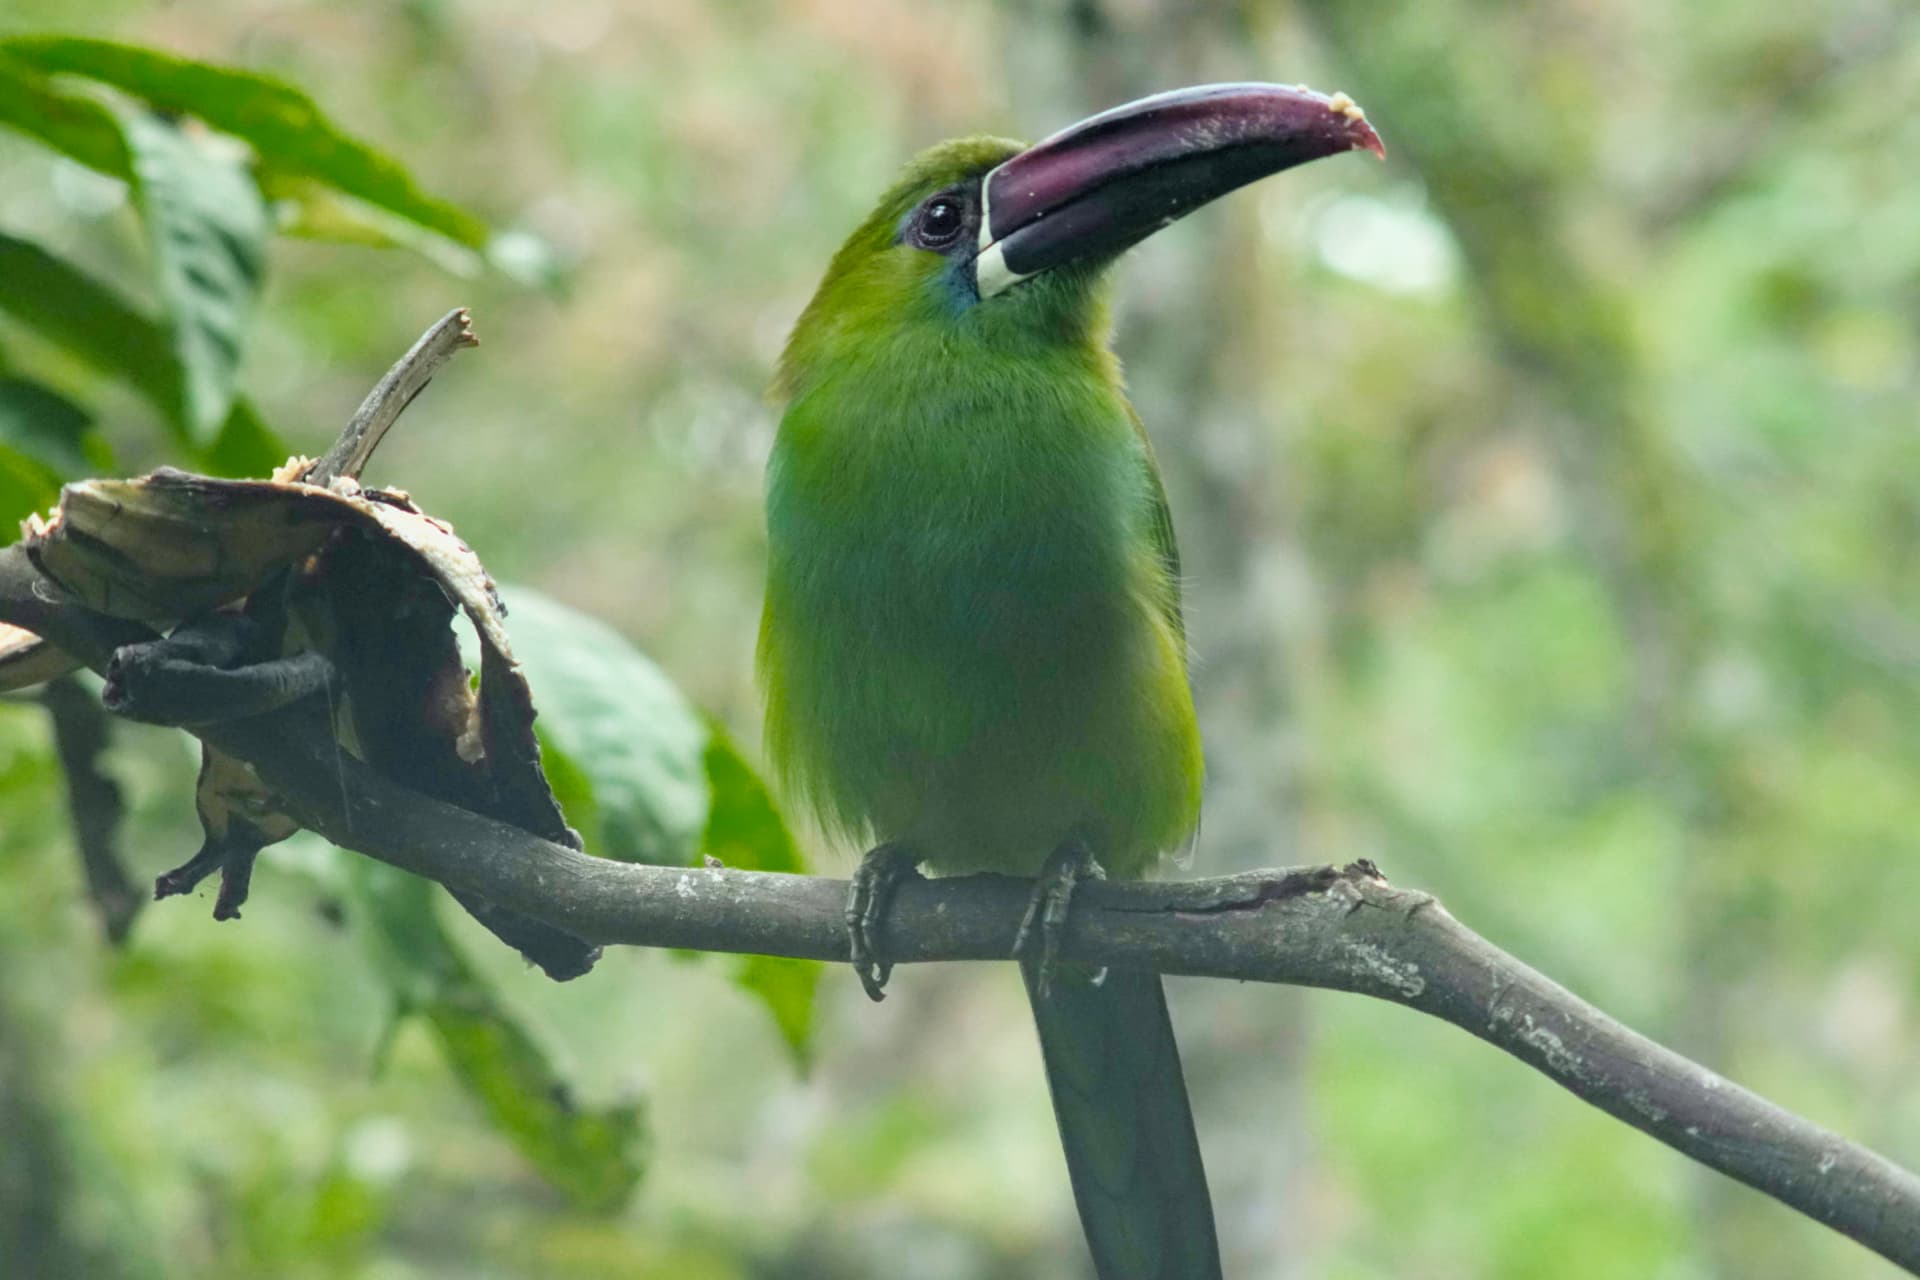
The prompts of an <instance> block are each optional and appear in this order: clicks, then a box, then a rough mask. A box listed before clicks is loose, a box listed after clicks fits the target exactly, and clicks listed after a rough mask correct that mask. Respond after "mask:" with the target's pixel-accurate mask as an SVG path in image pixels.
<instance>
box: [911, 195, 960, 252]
mask: <svg viewBox="0 0 1920 1280" xmlns="http://www.w3.org/2000/svg"><path fill="white" fill-rule="evenodd" d="M966 222H967V215H966V210H965V209H963V208H962V207H961V205H960V202H959V201H958V200H955V199H954V198H953V197H951V196H939V197H937V198H935V199H933V200H929V201H927V203H926V204H925V205H923V206H922V207H921V209H920V217H919V220H918V224H917V225H916V227H915V230H916V231H917V232H918V233H919V234H918V235H916V236H915V239H917V240H918V241H919V242H920V243H921V244H922V245H923V246H925V247H926V248H929V249H940V248H945V247H946V246H947V245H950V244H952V243H953V241H954V239H955V238H956V237H957V236H958V235H959V234H960V232H961V229H962V228H964V227H965V226H966Z"/></svg>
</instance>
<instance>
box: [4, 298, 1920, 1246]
mask: <svg viewBox="0 0 1920 1280" xmlns="http://www.w3.org/2000/svg"><path fill="white" fill-rule="evenodd" d="M455 319H456V317H449V319H448V320H447V321H443V322H442V323H441V325H440V326H436V329H435V330H434V331H432V332H431V333H430V334H429V335H428V338H427V339H423V340H422V343H421V344H419V345H418V346H416V348H415V350H414V352H411V353H409V356H408V358H407V359H406V360H403V362H402V365H401V366H396V370H395V372H394V373H392V374H389V376H388V379H387V380H385V381H383V383H382V387H384V388H386V390H385V391H384V392H382V391H379V390H376V395H375V396H374V397H370V398H369V404H368V406H367V407H363V411H362V415H361V416H362V417H364V418H365V419H366V422H365V425H366V426H368V427H370V428H372V430H370V431H369V432H368V433H367V434H366V435H364V436H357V437H356V439H358V440H359V441H360V442H361V443H356V444H353V445H351V446H348V447H342V446H336V451H335V454H330V455H329V458H330V459H332V460H333V464H337V465H339V466H340V467H342V468H343V471H342V473H343V474H345V473H349V472H350V470H351V469H352V468H353V467H354V466H357V465H358V463H359V462H363V461H364V457H365V452H366V449H367V448H368V447H370V445H366V444H365V441H367V440H370V439H375V438H377V435H378V431H379V429H381V427H382V426H383V425H384V424H385V423H387V422H390V421H391V418H392V416H393V415H394V414H397V412H398V411H399V409H400V408H404V406H405V403H406V401H407V400H408V399H410V398H411V396H412V395H413V394H417V392H418V390H419V387H420V386H421V385H424V376H421V377H419V378H418V379H417V380H416V378H415V376H414V375H415V374H422V372H423V371H424V373H430V372H431V369H432V368H433V367H437V365H438V363H439V362H440V361H441V360H444V358H445V357H446V356H447V355H450V354H451V353H452V352H453V351H454V350H455V349H457V347H458V345H460V335H461V334H462V333H464V325H463V324H455V323H450V322H452V321H454V320H455ZM409 362H414V363H413V364H411V365H409ZM408 368H411V369H412V370H413V373H409V372H408ZM358 422H359V418H357V419H356V423H358ZM350 434H353V433H351V432H350ZM336 454H337V455H338V456H336ZM0 622H6V623H12V624H15V625H18V626H21V627H25V628H27V629H29V630H31V631H34V632H36V633H37V634H40V635H43V636H45V637H47V638H48V639H49V640H51V641H53V642H54V643H56V644H57V645H59V646H60V647H61V648H62V649H63V650H65V651H66V652H68V653H70V654H72V655H74V656H75V657H76V658H78V659H80V660H81V661H84V662H85V663H86V665H88V666H90V667H92V668H93V669H94V670H96V671H101V672H104V671H105V669H106V667H107V665H108V664H109V662H110V661H111V660H112V657H113V654H114V652H115V651H116V650H117V649H118V648H119V647H120V646H123V645H126V644H130V643H137V642H141V641H145V640H151V639H153V638H154V633H153V632H152V631H151V630H150V629H148V628H147V627H145V626H142V625H140V624H138V623H132V622H126V621H121V620H116V619H112V618H108V617H105V616H103V615H100V614H97V613H94V612H92V611H91V610H89V609H86V608H85V607H83V606H81V605H79V604H77V603H74V602H73V601H71V600H70V599H69V598H68V597H67V595H66V593H64V592H63V591H61V590H60V589H59V588H58V587H57V586H56V585H55V584H54V583H52V582H51V581H49V580H48V579H47V578H46V577H45V576H44V575H42V574H41V573H40V571H39V570H38V569H37V568H36V567H35V566H34V564H33V562H32V561H31V560H30V559H29V558H28V557H27V555H26V552H25V550H24V548H23V547H21V546H19V545H14V546H10V547H6V548H4V549H0ZM192 732H193V733H195V734H196V735H197V736H198V737H200V738H201V739H202V740H203V741H205V742H206V743H207V744H208V745H210V746H212V747H214V748H216V749H217V750H219V751H221V752H224V753H226V754H227V755H230V756H233V757H235V758H237V759H239V760H243V761H245V762H247V763H248V764H249V765H251V766H252V767H253V768H254V770H255V771H256V772H257V773H258V774H259V776H260V778H261V780H262V781H263V782H264V783H266V784H267V786H268V787H270V788H272V789H273V790H274V791H275V792H276V793H277V795H278V797H279V799H280V800H281V802H282V803H283V804H284V806H285V809H286V811H287V813H288V814H289V815H290V816H292V817H293V818H295V819H297V820H298V821H299V822H300V824H301V825H303V826H305V827H308V828H310V829H311V830H313V831H316V832H318V833H319V834H321V835H322V836H325V837H326V838H327V839H329V840H332V841H333V842H334V843H335V844H337V845H339V846H341V847H342V848H345V849H351V850H355V851H357V852H360V853H363V854H366V855H368V856H370V857H374V858H377V859H379V860H380V861H383V862H386V863H389V864H390V865H393V866H395V867H399V868H401V869H403V870H406V871H411V872H413V873H415V874H417V875H420V876H424V877H426V878H428V879H431V880H435V881H439V882H440V883H442V884H444V885H446V886H447V887H448V888H450V889H454V890H459V891H462V892H465V893H468V894H479V895H482V896H483V897H485V898H486V899H488V900H490V901H491V902H493V903H495V904H498V905H499V906H501V907H504V908H508V909H511V910H514V911H518V912H522V913H524V914H526V915H528V916H531V917H534V918H535V919H537V920H540V921H544V922H545V923H547V924H549V925H552V926H554V927H557V928H560V929H564V930H566V931H567V932H568V933H571V934H574V935H577V936H578V937H579V938H582V939H585V940H586V941H588V942H592V943H601V944H614V943H620V944H627V945H633V946H652V947H674V948H684V949H692V950H703V951H726V952H744V953H757V954H764V955H774V956H791V957H798V958H806V959H816V960H827V961H845V960H847V959H848V955H847V936H846V930H845V917H844V907H845V902H846V894H847V886H846V883H845V882H844V881H838V880H828V879H823V878H818V877H808V876H791V875H778V874H771V873H763V872H745V871H732V870H727V869H725V868H699V869H696V868H688V867H655V866H640V865H633V864H628V863H619V862H612V861H608V860H606V859H600V858H593V857H589V856H587V855H585V854H583V853H580V852H577V851H575V850H573V849H570V848H568V847H566V846H564V845H560V844H555V843H553V842H551V841H548V840H544V839H542V838H540V837H539V836H536V835H534V834H531V833H530V832H528V831H525V830H523V829H521V828H519V827H515V826H512V825H510V824H507V823H503V822H497V821H494V820H493V819H490V818H487V817H485V816H482V815H481V814H478V813H475V812H473V811H472V810H469V809H464V808H461V807H459V806H457V805H453V804H448V803H446V802H444V801H441V800H437V799H434V798H432V797H430V796H427V795H425V794H423V793H421V792H419V791H415V790H412V789H410V788H408V787H406V786H404V785H401V784H400V783H398V782H396V781H394V780H392V779H390V778H388V777H385V776H383V775H382V774H380V773H378V772H376V771H375V770H374V769H372V768H370V767H369V766H368V765H366V764H365V763H363V762H361V761H360V760H358V759H356V758H355V757H354V756H352V755H350V754H348V753H346V752H344V751H342V750H341V749H340V748H339V744H338V743H337V742H336V741H335V738H334V735H333V729H332V725H331V723H330V720H329V717H328V715H327V714H326V712H325V711H324V710H323V709H322V708H320V707H318V706H316V705H314V700H312V699H308V700H306V701H302V702H296V703H294V704H292V705H289V706H285V707H281V708H279V709H277V710H274V711H270V712H267V713H265V714H261V715H256V716H251V717H248V718H244V719H236V720H226V721H222V722H219V723H213V724H206V725H201V726H197V727H194V728H193V729H192ZM1029 889H1030V885H1029V883H1028V882H1027V881H1023V880H1017V879H1009V878H1005V877H998V876H974V877H966V878H957V879H946V880H935V881H921V880H914V881H909V882H907V883H905V884H903V885H902V886H901V888H900V891H899V893H898V896H897V897H896V898H895V900H894V905H893V908H892V910H891V913H890V915H889V917H888V928H887V932H888V939H887V942H888V947H889V953H890V957H891V958H892V959H894V960H896V961H898V962H900V963H916V962H926V961H939V960H1000V959H1005V958H1007V957H1008V955H1009V952H1010V950H1011V947H1012V943H1013V937H1014V932H1015V929H1016V926H1017V922H1018V921H1019V919H1020V917H1021V915H1022V912H1023V910H1024V907H1025V905H1026V900H1027V896H1028V892H1029ZM1061 952H1062V955H1063V957H1064V958H1065V959H1067V960H1070V961H1078V962H1083V963H1086V964H1090V965H1106V966H1112V967H1115V968H1128V969H1152V970H1157V971H1159V972H1161V973H1169V974H1184V975H1190V976H1195V977H1212V978H1233V979H1239V980H1242V981H1256V982H1275V983H1286V984H1292V985H1299V986H1309V987H1322V988H1327V989H1329V990H1337V991H1351V992H1356V993H1359V994H1362V995H1369V996H1374V997H1376V998H1378V999H1382V1000H1389V1001H1392V1002H1394V1003H1396V1004H1401V1005H1405V1006H1407V1007H1408V1008H1411V1009H1416V1010H1419V1011H1420V1012H1422V1013H1426V1014H1430V1015H1432V1016H1434V1017H1437V1018H1441V1019H1444V1020H1446V1021H1448V1022H1451V1023H1453V1024H1454V1025H1455V1026H1458V1027H1460V1028H1462V1029H1463V1030H1466V1031H1468V1032H1470V1033H1472V1034H1473V1035H1475V1036H1478V1037H1479V1038H1480V1039H1482V1040H1485V1041H1486V1042H1488V1043H1489V1044H1491V1045H1494V1046H1495V1047H1496V1048H1499V1049H1502V1050H1504V1051H1505V1052H1507V1053H1509V1054H1511V1055H1513V1056H1514V1057H1516V1058H1518V1059H1520V1060H1521V1061H1522V1062H1525V1063H1527V1064H1528V1065H1529V1066H1531V1067H1533V1068H1535V1069H1536V1070H1538V1071H1540V1072H1542V1073H1543V1074H1545V1075H1546V1076H1547V1077H1548V1078H1550V1079H1552V1080H1553V1081H1555V1082H1556V1083H1558V1084H1559V1085H1561V1086H1562V1087H1563V1088H1565V1089H1567V1090H1568V1091H1570V1092H1572V1093H1573V1094H1575V1095H1576V1096H1577V1097H1580V1098H1582V1099H1584V1100H1586V1101H1588V1102H1590V1103H1592V1104H1593V1105H1595V1106H1597V1107H1599V1108H1601V1109H1602V1110H1604V1111H1606V1112H1608V1113H1609V1114H1611V1115H1613V1116H1616V1117H1618V1118H1619V1119H1621V1120H1624V1121H1625V1122H1627V1123H1628V1124H1630V1125H1633V1126H1634V1127H1635V1128H1637V1129H1640V1130H1642V1131H1643V1132H1645V1133H1647V1134H1650V1135H1651V1136H1653V1137H1655V1138H1657V1139H1659V1140H1660V1141H1662V1142H1664V1143H1666V1144H1667V1145H1669V1146H1671V1147H1673V1148H1674V1149H1676V1150H1678V1151H1680V1152H1682V1153H1683V1154H1685V1155H1688V1156H1690V1157H1692V1158H1693V1159H1695V1160H1697V1161H1699V1162H1700V1163H1702V1164H1704V1165H1707V1166H1709V1167H1711V1168H1714V1169H1717V1170H1719V1171H1720V1172H1722V1173H1725V1174H1727V1175H1728V1176H1730V1177H1733V1178H1736V1179H1738V1180H1740V1181H1741V1182H1744V1183H1747V1184H1748V1185H1749V1186H1752V1187H1754V1188H1756V1189H1758V1190H1760V1191H1762V1192H1764V1193H1766V1194H1767V1195H1770V1196H1772V1197H1773V1198H1775V1199H1777V1200H1779V1201H1780V1202H1782V1203H1783V1204H1786V1205H1788V1206H1790V1207H1792V1208H1794V1209H1797V1210H1799V1211H1800V1212H1802V1213H1804V1214H1806V1215H1808V1216H1809V1217H1812V1218H1814V1219H1816V1220H1817V1221H1820V1222H1823V1223H1825V1224H1826V1225H1828V1226H1830V1227H1832V1228H1833V1229H1835V1230H1837V1231H1840V1232H1842V1233H1844V1234H1845V1235H1847V1236H1850V1237H1852V1238H1853V1239H1854V1240H1857V1241H1859V1242H1860V1243H1861V1244H1863V1245H1865V1246H1866V1247H1868V1248H1869V1249H1872V1250H1874V1251H1876V1252H1878V1253H1880V1254H1881V1255H1883V1256H1885V1257H1886V1258H1888V1259H1890V1260H1892V1261H1893V1262H1895V1263H1897V1264H1899V1265H1900V1266H1902V1267H1904V1268H1906V1269H1907V1270H1909V1271H1911V1272H1914V1273H1915V1274H1920V1178H1916V1177H1915V1176H1914V1175H1913V1174H1911V1173H1909V1172H1907V1171H1905V1170H1903V1169H1901V1168H1899V1167H1898V1166H1896V1165H1894V1164H1892V1163H1891V1162H1889V1161H1887V1160H1886V1159H1884V1158H1882V1157H1881V1156H1878V1155H1876V1154H1874V1153H1873V1152H1871V1151H1868V1150H1866V1149H1865V1148H1863V1147H1860V1146H1857V1145H1855V1144H1853V1143H1850V1142H1848V1141H1846V1140H1845V1139H1843V1138H1841V1137H1840V1136H1838V1135H1837V1134H1834V1133H1832V1132H1830V1131H1828V1130H1826V1129H1823V1128H1821V1127H1819V1126H1818V1125H1815V1124H1812V1123H1811V1122H1809V1121H1807V1120H1804V1119H1801V1118H1800V1117H1798V1116H1795V1115H1793V1114H1791V1113H1789V1112H1787V1111H1784V1110H1782V1109H1781V1108H1779V1107H1777V1106H1774V1105H1773V1104H1772V1103H1769V1102H1767V1101H1766V1100H1765V1099H1762V1098H1760V1097H1758V1096H1757V1095H1755V1094H1753V1093H1750V1092H1748V1091H1747V1090H1745V1089H1742V1088H1740V1087H1739V1086H1738V1085H1735V1084H1733V1083H1731V1082H1729V1081H1727V1080H1725V1079H1723V1078H1721V1077H1720V1076H1717V1075H1715V1074H1714V1073H1712V1072H1711V1071H1708V1070H1707V1069H1706V1068H1704V1067H1702V1066H1700V1065H1698V1064H1696V1063H1694V1062H1691V1061H1689V1060H1687V1059H1686V1058H1683V1057H1681V1056H1679V1055H1678V1054H1675V1053H1673V1052H1671V1051H1670V1050H1667V1049H1665V1048H1663V1047H1661V1046H1660V1045H1657V1044H1655V1043H1654V1042H1652V1041H1651V1040H1648V1039H1646V1038H1645V1037H1644V1036H1640V1035H1637V1034H1636V1033H1634V1032H1632V1031H1630V1030H1628V1029H1627V1028H1626V1027H1624V1026H1622V1025H1620V1024H1619V1023H1617V1022H1615V1021H1614V1020H1613V1019H1611V1018H1609V1017H1608V1016H1607V1015H1606V1014H1604V1013H1602V1012H1601V1011H1600V1010H1598V1009H1596V1008H1594V1007H1593V1006H1592V1005H1589V1004H1587V1003H1586V1002H1585V1001H1582V1000H1581V999H1579V998H1578V997H1577V996H1575V995H1573V994H1572V993H1571V992H1568V991H1567V990H1565V989H1564V988H1562V987H1560V986H1558V985H1556V984H1555V983H1553V982H1552V981H1550V980H1548V979H1547V978H1545V977H1543V976H1542V975H1540V974H1538V973H1536V972H1534V971H1533V970H1532V969H1530V968H1528V967H1527V966H1526V965H1524V964H1521V963H1520V962H1519V961H1518V960H1516V959H1514V958H1513V957H1512V956H1509V955H1507V954H1506V953H1505V952H1503V951H1501V950H1500V949H1499V948H1497V947H1495V946H1494V945H1493V944H1491V943H1489V942H1488V941H1486V940H1485V939H1484V938H1481V937H1480V936H1479V935H1477V934H1475V933H1474V932H1472V931H1471V930H1469V929H1467V928H1466V927H1465V926H1463V925H1461V924H1460V923H1459V922H1458V921H1457V920H1455V919H1454V918H1453V917H1452V916H1451V915H1449V914H1448V913H1447V912H1446V911H1445V910H1444V909H1443V908H1442V907H1441V906H1440V905H1439V904H1438V903H1437V902H1436V901H1434V900H1433V899H1432V898H1431V897H1429V896H1427V895H1425V894H1421V893H1415V892H1410V891H1407V890H1403V889H1396V888H1394V887H1392V886H1391V885H1389V884H1387V882H1386V881H1385V880H1384V879H1382V878H1380V876H1379V875H1378V873H1377V872H1376V871H1375V870H1374V869H1373V868H1372V867H1371V866H1370V865H1367V864H1355V865H1354V866H1350V867H1346V868H1334V867H1325V866H1322V867H1305V868H1293V869H1287V870H1272V871H1261V872H1251V873H1247V874H1245V875H1239V876H1232V877H1228V878H1224V879H1216V880H1202V881H1189V882H1184V883H1173V884H1147V883H1138V882H1134V883H1123V882H1112V883H1088V884H1086V885H1084V886H1083V887H1082V888H1081V890H1080V891H1079V893H1078V894H1077V895H1076V897H1075V899H1074V916H1073V921H1072V926H1071V928H1070V930H1069V931H1068V934H1067V936H1066V938H1065V939H1064V940H1063V942H1062V947H1061Z"/></svg>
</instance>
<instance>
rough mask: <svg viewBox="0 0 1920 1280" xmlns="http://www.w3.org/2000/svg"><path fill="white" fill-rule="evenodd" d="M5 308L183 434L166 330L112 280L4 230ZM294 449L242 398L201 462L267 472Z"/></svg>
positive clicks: (0, 281) (1, 278) (1, 273)
mask: <svg viewBox="0 0 1920 1280" xmlns="http://www.w3.org/2000/svg"><path fill="white" fill-rule="evenodd" d="M0 311H5V312H8V313H10V314H11V315H13V316H14V318H16V319H17V320H19V321H20V322H21V323H23V324H25V325H26V326H27V327H28V328H30V329H32V330H33V331H34V332H36V333H38V334H39V335H40V336H41V337H43V338H45V339H47V340H48V341H49V342H52V343H53V344H54V345H56V346H59V347H62V348H64V349H65V350H66V351H68V352H69V353H71V354H72V355H74V356H75V357H77V358H78V359H80V360H82V361H84V362H85V363H87V364H89V365H91V366H92V367H93V368H94V369H96V370H98V371H99V372H101V373H104V374H106V375H108V376H110V377H114V378H118V379H120V380H121V381H123V382H125V383H127V384H128V385H129V386H131V387H132V388H133V389H134V391H136V392H138V393H139V394H140V396H141V397H142V398H144V399H145V400H146V401H147V402H148V403H150V404H152V405H153V406H154V408H156V409H158V410H159V411H160V412H161V413H162V414H163V415H164V416H165V417H166V420H167V421H168V422H169V423H171V424H173V425H174V426H175V427H177V428H180V429H182V430H183V431H184V427H185V418H184V416H183V403H184V402H183V399H182V390H181V387H182V382H181V377H180V366H179V364H178V363H177V362H176V361H175V360H174V357H173V352H172V351H171V349H170V346H169V343H168V339H167V331H166V329H165V328H164V327H162V326H161V325H160V324H158V323H156V322H155V321H153V320H152V319H150V318H148V317H147V316H146V315H145V314H143V313H142V312H141V311H140V310H139V309H137V308H136V307H134V306H133V304H131V303H130V302H128V301H127V300H126V299H125V298H123V297H121V296H120V295H119V294H118V293H116V292H114V291H113V290H112V289H109V288H108V287H107V286H106V285H104V284H101V283H100V282H99V281H98V280H95V279H94V278H93V277H92V276H90V275H88V274H87V273H86V272H84V271H82V270H80V269H79V268H78V267H75V266H74V265H72V264H71V263H68V262H64V261H62V260H61V259H59V258H56V257H54V256H53V255H52V254H50V253H48V252H47V251H46V250H45V249H42V248H41V247H40V246H39V245H36V244H34V243H32V242H31V241H27V240H17V239H15V238H14V237H12V236H9V235H7V234H6V233H5V232H0ZM287 453H288V450H287V447H286V445H284V444H283V443H281V441H280V439H279V437H278V436H276V435H275V434H274V433H273V431H272V430H271V429H270V428H269V427H268V426H267V425H266V424H265V423H264V422H262V421H261V420H260V416H259V414H257V413H256V412H255V411H254V409H253V406H252V405H250V404H249V403H248V402H247V401H246V400H244V399H241V400H236V401H234V404H233V408H232V410H231V411H229V413H228V414H227V419H226V422H225V423H224V424H222V426H221V429H220V433H219V435H218V436H216V437H215V438H214V440H213V443H212V444H211V445H210V446H208V447H207V448H206V449H204V450H202V451H201V453H200V458H199V460H200V463H201V465H202V466H204V467H206V468H207V469H208V470H209V471H210V472H211V473H212V474H214V475H253V476H263V475H266V474H267V473H268V472H270V471H272V470H273V468H274V467H277V466H279V465H280V464H281V463H282V462H284V461H286V458H287Z"/></svg>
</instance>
